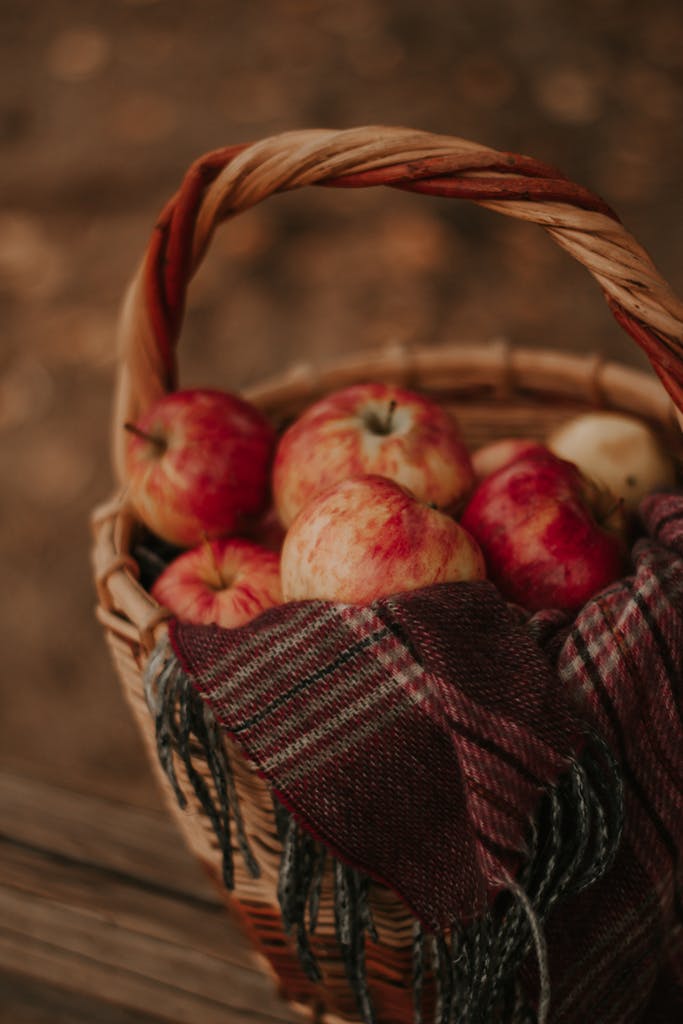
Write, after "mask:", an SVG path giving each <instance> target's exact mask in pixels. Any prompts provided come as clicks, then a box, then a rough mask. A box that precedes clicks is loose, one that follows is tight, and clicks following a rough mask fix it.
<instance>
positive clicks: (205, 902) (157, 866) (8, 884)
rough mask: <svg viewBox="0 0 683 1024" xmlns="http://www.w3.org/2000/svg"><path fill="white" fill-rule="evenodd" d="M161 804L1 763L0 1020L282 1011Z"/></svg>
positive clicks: (118, 1023) (278, 1017)
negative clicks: (118, 797) (128, 800)
mask: <svg viewBox="0 0 683 1024" xmlns="http://www.w3.org/2000/svg"><path fill="white" fill-rule="evenodd" d="M299 1019H300V1018H298V1017H295V1016H294V1015H293V1013H292V1012H291V1011H290V1010H289V1008H288V1007H286V1006H285V1005H284V1004H282V1003H281V1002H280V1000H279V999H278V998H277V997H276V995H275V993H274V991H273V987H272V985H271V983H270V980H269V979H265V978H264V977H263V976H262V975H261V974H260V972H259V971H258V970H257V969H256V968H255V966H254V964H253V963H252V961H251V959H250V955H249V953H248V952H247V951H246V950H245V949H244V946H243V943H242V941H241V937H240V936H239V934H238V933H237V930H236V928H235V927H234V925H233V924H232V922H231V921H230V920H229V918H228V916H227V915H226V913H225V911H224V910H223V908H222V907H221V906H220V905H219V903H218V901H217V899H216V897H215V896H214V894H213V891H212V890H211V889H210V888H209V886H208V883H207V882H206V881H205V880H204V878H203V877H202V875H201V874H200V871H199V869H198V867H197V865H196V864H195V863H194V861H193V860H192V859H191V858H190V855H189V854H188V852H187V851H186V849H185V847H184V846H183V845H182V842H181V841H180V839H179V837H178V834H177V832H176V831H175V829H174V827H173V826H172V824H171V823H170V822H169V821H167V820H166V819H165V818H164V816H163V815H162V814H160V813H156V812H153V811H146V810H141V809H139V808H133V807H129V806H126V805H122V804H117V803H113V802H110V801H107V800H103V799H99V798H95V797H92V796H84V795H81V794H77V793H73V792H71V791H69V790H65V789H62V788H58V787H55V786H51V785H49V784H46V783H44V782H37V781H34V780H30V779H27V778H25V777H21V776H19V775H13V774H9V773H6V772H5V773H3V772H0V1022H2V1024H61V1022H64V1024H81V1022H83V1024H85V1022H88V1024H123V1022H126V1024H153V1022H162V1021H171V1022H175V1024H237V1022H242V1024H291V1022H293V1021H295V1020H299Z"/></svg>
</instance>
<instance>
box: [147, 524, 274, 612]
mask: <svg viewBox="0 0 683 1024" xmlns="http://www.w3.org/2000/svg"><path fill="white" fill-rule="evenodd" d="M152 596H153V597H154V598H155V599H156V600H157V601H158V602H159V604H161V605H164V607H165V608H168V609H169V610H170V611H171V612H173V614H174V615H175V616H176V618H178V619H180V620H181V621H183V622H192V623H196V624H205V625H210V624H212V623H215V624H216V625H218V626H222V627H224V628H225V629H231V628H233V627H235V626H243V625H244V624H245V623H247V622H250V621H251V620H252V619H254V618H256V616H257V615H260V613H261V612H263V611H265V610H266V608H272V607H273V606H274V605H276V604H281V603H282V588H281V586H280V559H279V558H278V556H277V555H276V554H275V553H274V552H273V551H267V550H266V549H265V548H262V547H259V546H258V545H257V544H252V543H251V542H249V541H245V540H242V539H241V538H238V537H227V538H223V539H219V540H212V541H209V540H207V541H205V542H204V543H202V544H199V545H198V546H197V547H195V548H192V549H191V550H190V551H184V552H183V554H181V555H179V556H178V557H177V558H176V559H175V560H174V561H173V562H171V563H170V565H168V566H167V567H166V569H164V571H163V572H162V573H161V575H160V576H159V577H158V578H157V580H156V582H155V583H154V585H153V587H152Z"/></svg>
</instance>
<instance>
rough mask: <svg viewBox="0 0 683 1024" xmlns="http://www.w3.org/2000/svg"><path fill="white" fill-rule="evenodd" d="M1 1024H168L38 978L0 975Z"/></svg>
mask: <svg viewBox="0 0 683 1024" xmlns="http://www.w3.org/2000/svg"><path fill="white" fill-rule="evenodd" d="M0 1024H165V1022H164V1021H163V1018H162V1017H157V1016H156V1014H155V1015H154V1016H152V1015H150V1014H148V1013H137V1012H136V1011H135V1010H131V1009H130V1008H128V1007H125V1006H114V1005H112V1004H111V1003H107V1002H103V1001H102V1000H101V999H97V998H95V997H91V996H85V995H82V994H81V993H78V992H68V991H67V990H66V989H63V988H59V987H58V986H57V985H47V984H45V983H44V982H40V981H36V979H35V978H22V977H20V976H19V975H17V974H8V973H6V972H4V971H0Z"/></svg>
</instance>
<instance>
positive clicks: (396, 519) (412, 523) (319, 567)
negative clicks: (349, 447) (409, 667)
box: [281, 475, 485, 605]
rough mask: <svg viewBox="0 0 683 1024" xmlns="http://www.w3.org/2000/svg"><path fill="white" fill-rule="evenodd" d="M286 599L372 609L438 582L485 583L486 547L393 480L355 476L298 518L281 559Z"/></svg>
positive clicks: (313, 502)
mask: <svg viewBox="0 0 683 1024" xmlns="http://www.w3.org/2000/svg"><path fill="white" fill-rule="evenodd" d="M281 571H282V592H283V597H284V599H285V601H299V600H307V599H314V598H320V599H323V600H328V601H341V602H343V603H345V604H358V605H365V604H370V603H371V602H372V601H375V600H376V599H377V598H379V597H383V596H389V595H391V594H395V593H399V592H401V591H404V590H415V589H417V588H419V587H424V586H427V585H428V584H431V583H444V582H451V581H457V580H476V579H483V577H484V574H485V567H484V559H483V557H482V554H481V551H480V550H479V547H478V545H477V544H476V542H475V541H474V540H473V539H472V537H471V536H470V535H469V534H468V533H467V532H466V531H465V530H464V529H463V528H462V527H461V526H459V525H458V523H457V522H456V521H455V520H454V519H453V518H451V516H448V515H446V514H445V513H444V512H440V511H439V510H438V509H436V508H434V507H432V506H430V505H425V504H424V503H423V502H420V501H418V500H417V499H416V498H415V497H414V495H412V494H411V493H410V491H408V490H407V488H405V487H402V486H401V485H400V484H397V483H395V482H394V481H393V480H388V479H387V478H386V477H382V476H377V475H365V476H357V477H350V478H348V479H346V480H342V481H340V482H339V483H337V484H334V485H333V486H332V487H330V488H329V489H328V490H326V491H323V492H322V494H318V495H316V496H315V497H314V498H312V499H311V501H309V502H308V504H307V505H306V506H305V508H303V509H302V511H301V512H300V513H299V515H298V516H297V517H296V519H295V520H294V522H293V523H292V525H291V526H290V528H289V530H288V531H287V535H286V537H285V543H284V545H283V548H282V556H281Z"/></svg>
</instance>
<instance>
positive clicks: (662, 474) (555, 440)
mask: <svg viewBox="0 0 683 1024" xmlns="http://www.w3.org/2000/svg"><path fill="white" fill-rule="evenodd" d="M547 444H548V447H549V448H550V450H551V451H552V452H554V453H555V454H556V455H559V457H560V458H561V459H567V460H568V461H569V462H573V463H574V464H575V465H576V466H578V467H579V469H580V470H581V471H582V473H584V474H585V475H586V476H587V477H590V479H592V480H594V481H595V483H597V484H598V485H599V486H601V487H605V488H607V489H608V490H609V491H611V492H612V494H613V495H614V496H615V497H616V498H621V499H622V500H623V503H624V507H625V508H626V509H627V510H629V511H633V510H634V509H635V508H637V506H638V504H639V502H640V500H641V498H643V497H645V495H646V494H648V493H649V492H651V491H654V490H657V489H658V488H668V487H673V486H674V485H675V482H676V468H675V464H674V461H673V459H672V458H671V456H670V455H669V454H668V452H667V451H666V450H665V448H664V445H663V443H662V441H661V440H660V439H659V437H658V436H657V434H656V433H655V432H654V430H652V428H651V427H650V426H648V424H646V423H644V422H643V421H642V420H640V419H638V418H636V417H635V416H629V415H627V414H625V413H618V412H591V413H584V414H582V415H580V416H576V417H574V418H573V419H571V420H568V421H567V422H566V423H564V424H562V425H561V426H560V427H558V428H557V429H556V430H555V431H553V432H552V434H551V435H550V436H549V437H548V440H547Z"/></svg>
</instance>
